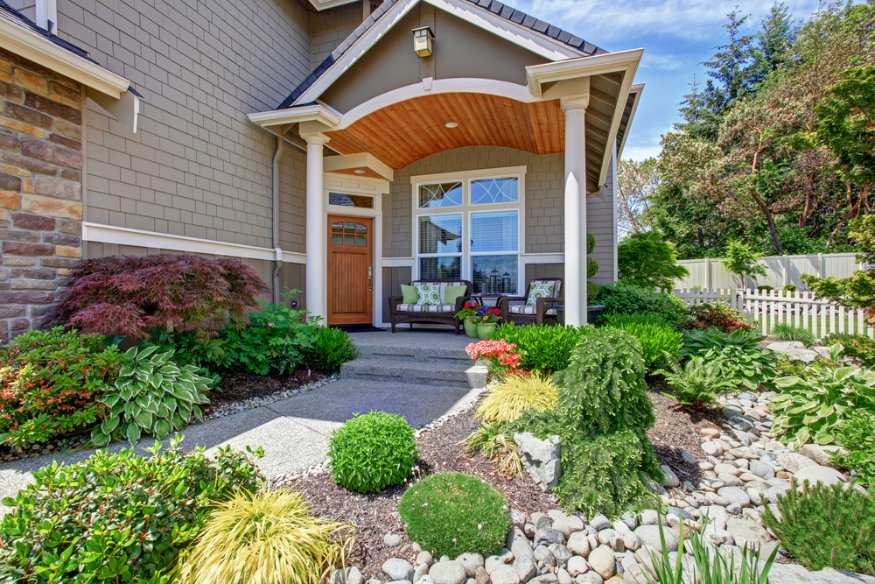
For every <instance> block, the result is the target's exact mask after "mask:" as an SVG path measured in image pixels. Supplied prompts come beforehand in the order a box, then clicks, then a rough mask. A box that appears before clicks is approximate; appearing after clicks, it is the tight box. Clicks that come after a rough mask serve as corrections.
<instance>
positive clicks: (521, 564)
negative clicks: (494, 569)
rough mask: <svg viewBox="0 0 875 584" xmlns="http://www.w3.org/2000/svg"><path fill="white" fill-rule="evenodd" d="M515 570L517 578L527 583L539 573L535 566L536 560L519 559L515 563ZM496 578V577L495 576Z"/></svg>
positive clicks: (532, 558)
mask: <svg viewBox="0 0 875 584" xmlns="http://www.w3.org/2000/svg"><path fill="white" fill-rule="evenodd" d="M513 569H514V570H516V574H517V577H518V578H519V579H520V580H521V581H522V582H527V581H529V580H531V579H532V577H534V575H535V574H537V573H538V567H537V566H536V565H535V558H534V555H532V557H531V558H517V559H515V560H514V561H513ZM493 577H494V575H493Z"/></svg>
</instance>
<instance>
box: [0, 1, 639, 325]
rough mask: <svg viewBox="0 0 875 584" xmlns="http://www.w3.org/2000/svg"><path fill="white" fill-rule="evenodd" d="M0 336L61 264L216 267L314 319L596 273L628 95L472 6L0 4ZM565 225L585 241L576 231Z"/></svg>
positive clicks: (619, 75) (569, 52)
mask: <svg viewBox="0 0 875 584" xmlns="http://www.w3.org/2000/svg"><path fill="white" fill-rule="evenodd" d="M0 47H2V48H0V82H2V87H3V92H2V93H0V104H2V110H0V154H2V165H0V222H2V225H0V228H2V233H3V248H2V272H0V305H2V306H0V338H6V337H7V336H11V335H13V334H15V333H17V332H19V331H21V330H24V329H26V328H27V327H29V326H34V325H35V324H37V323H38V321H39V319H40V318H41V317H42V315H43V314H45V312H46V311H47V309H48V307H49V306H50V305H51V303H52V302H53V301H54V300H55V298H56V296H57V294H58V291H59V287H60V286H62V285H63V276H64V274H65V271H66V270H67V269H68V268H69V267H70V266H71V265H72V264H73V263H74V262H75V261H76V260H77V259H78V258H80V257H101V256H104V255H111V254H150V253H159V252H173V253H180V252H187V253H197V254H204V255H208V256H217V257H218V256H224V257H233V258H239V259H241V260H243V261H245V262H246V263H248V264H249V265H251V266H252V267H253V268H255V269H256V270H257V271H258V273H259V274H260V275H261V276H262V277H263V278H264V280H265V281H266V282H268V283H270V284H271V285H272V288H273V295H274V298H275V299H278V298H279V297H280V293H281V291H282V290H283V289H286V288H293V289H298V290H301V293H299V294H298V296H297V297H296V298H295V299H294V302H296V303H298V305H300V306H306V308H307V309H308V310H309V311H311V312H312V313H314V314H317V315H320V316H322V317H323V318H325V319H326V320H327V322H328V323H331V324H335V323H338V324H339V323H374V324H382V323H384V322H385V321H386V317H387V309H386V303H387V298H388V297H389V296H390V295H391V294H397V293H398V291H399V286H400V284H401V283H405V282H407V281H409V280H411V279H417V278H426V279H427V278H436V277H445V278H462V279H468V280H472V281H473V282H474V285H475V290H476V292H478V293H480V294H498V293H503V294H516V293H520V294H522V293H524V292H525V290H524V288H525V286H526V283H527V282H528V280H530V279H531V278H534V277H543V276H549V277H557V276H558V277H562V278H564V280H565V292H564V297H565V318H566V321H567V322H568V323H571V324H578V323H582V322H584V321H585V319H586V310H585V306H586V278H585V277H584V276H585V274H586V261H587V260H586V257H587V256H586V232H587V231H588V232H590V233H592V234H593V235H594V236H595V239H596V248H595V250H594V252H593V253H592V255H591V257H592V258H593V259H595V260H596V261H597V262H598V263H599V265H600V269H599V272H598V273H597V275H596V276H595V277H594V278H592V280H593V281H596V282H609V281H612V280H614V279H615V278H616V243H617V229H616V208H615V193H614V187H613V185H614V183H615V180H616V177H615V166H614V161H615V160H616V159H617V158H618V157H619V155H620V152H621V151H622V148H623V143H624V140H625V138H626V136H627V135H628V129H629V125H630V124H631V122H632V118H633V116H634V113H635V108H636V106H637V102H638V100H639V99H640V96H641V92H642V90H643V86H641V85H636V84H635V82H634V75H635V72H636V69H637V66H638V63H639V61H640V58H641V53H642V52H641V50H625V51H619V52H608V51H605V50H604V49H601V48H599V47H597V46H596V45H594V44H592V43H591V42H587V41H585V40H583V39H581V38H578V37H576V36H574V35H572V34H570V33H569V32H566V31H563V30H561V29H559V28H557V27H555V26H552V25H550V24H547V23H545V22H542V21H540V20H537V19H535V18H533V17H531V16H529V15H526V14H524V13H522V12H520V11H518V10H515V9H513V8H511V7H509V6H506V5H504V4H501V3H499V2H497V1H495V0H386V1H384V2H382V3H380V2H372V1H368V0H365V1H364V2H362V1H361V0H308V1H305V0H252V1H249V2H207V1H204V0H200V1H195V0H192V1H191V2H172V1H169V0H155V1H153V2H136V1H135V0H119V1H116V2H106V1H103V0H96V1H95V0H87V1H86V0H61V1H60V2H57V1H56V0H0ZM584 226H585V228H584Z"/></svg>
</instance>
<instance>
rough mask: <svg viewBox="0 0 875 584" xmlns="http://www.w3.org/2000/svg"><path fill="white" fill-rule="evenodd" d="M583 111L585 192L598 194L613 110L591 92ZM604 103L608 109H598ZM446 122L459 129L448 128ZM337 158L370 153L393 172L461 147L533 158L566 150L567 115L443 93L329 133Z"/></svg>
mask: <svg viewBox="0 0 875 584" xmlns="http://www.w3.org/2000/svg"><path fill="white" fill-rule="evenodd" d="M593 90H594V91H593V95H592V97H591V99H590V107H589V108H588V109H587V116H586V117H587V131H586V133H587V137H586V140H587V156H586V157H587V188H588V190H589V191H590V192H592V191H595V190H597V186H598V185H597V184H596V183H597V180H598V176H599V171H600V165H601V163H602V160H603V155H604V152H605V150H604V149H605V146H606V138H607V134H608V132H609V128H610V121H611V120H610V117H611V114H612V113H613V111H612V107H613V104H612V103H610V102H611V101H613V100H611V99H610V96H609V95H607V94H604V93H602V95H599V94H598V92H599V89H598V88H597V87H596V86H594V87H593ZM602 98H604V101H605V102H606V103H604V104H600V100H601V99H602ZM448 122H455V123H457V124H458V126H457V127H456V128H447V127H446V126H445V124H446V123H448ZM327 135H328V137H329V138H330V142H329V144H328V146H329V147H330V148H331V149H332V150H335V151H336V152H339V153H340V154H355V153H359V152H369V153H371V154H373V155H374V156H376V157H377V158H379V159H380V160H382V161H383V162H384V163H386V164H387V165H389V166H391V167H392V168H393V169H396V170H397V169H399V168H403V167H405V166H407V165H409V164H411V163H413V162H416V161H417V160H419V159H421V158H424V157H426V156H429V155H431V154H434V153H436V152H441V151H443V150H451V149H454V148H461V147H464V146H505V147H509V148H516V149H519V150H526V151H528V152H533V153H535V154H555V153H558V152H563V151H564V147H565V115H564V114H563V112H562V109H561V107H560V105H559V101H558V100H552V101H543V102H535V103H523V102H519V101H515V100H513V99H509V98H506V97H500V96H495V95H486V94H482V93H443V94H435V95H427V96H424V97H418V98H415V99H411V100H408V101H404V102H401V103H396V104H393V105H390V106H387V107H385V108H383V109H380V110H377V111H376V112H374V113H372V114H370V115H368V116H367V117H365V118H362V119H361V120H359V121H357V122H355V123H354V124H352V125H351V126H349V127H348V128H345V129H343V130H337V131H334V132H328V133H327Z"/></svg>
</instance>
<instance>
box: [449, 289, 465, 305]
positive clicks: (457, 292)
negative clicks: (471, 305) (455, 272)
mask: <svg viewBox="0 0 875 584" xmlns="http://www.w3.org/2000/svg"><path fill="white" fill-rule="evenodd" d="M467 288H468V287H467V286H447V289H446V290H445V291H444V304H452V305H455V304H456V299H457V298H459V296H464V294H465V290H466V289H467Z"/></svg>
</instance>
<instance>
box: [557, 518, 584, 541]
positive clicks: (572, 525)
mask: <svg viewBox="0 0 875 584" xmlns="http://www.w3.org/2000/svg"><path fill="white" fill-rule="evenodd" d="M553 529H555V530H556V531H559V532H561V533H562V535H564V536H565V537H566V538H568V537H569V536H570V535H571V534H572V533H574V532H575V531H581V530H582V529H583V520H582V519H581V518H580V517H577V516H576V515H570V516H569V515H566V516H564V517H560V518H558V519H556V520H554V521H553Z"/></svg>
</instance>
